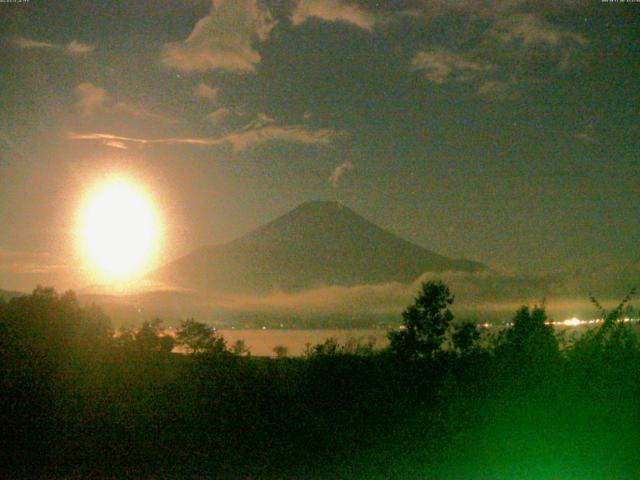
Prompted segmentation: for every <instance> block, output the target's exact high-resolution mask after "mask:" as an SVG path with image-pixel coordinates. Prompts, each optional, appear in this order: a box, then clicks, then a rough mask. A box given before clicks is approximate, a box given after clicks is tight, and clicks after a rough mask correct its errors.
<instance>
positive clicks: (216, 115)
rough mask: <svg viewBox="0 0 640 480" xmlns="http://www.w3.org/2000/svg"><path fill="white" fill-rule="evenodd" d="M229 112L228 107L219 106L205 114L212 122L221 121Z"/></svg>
mask: <svg viewBox="0 0 640 480" xmlns="http://www.w3.org/2000/svg"><path fill="white" fill-rule="evenodd" d="M230 114H231V111H230V110H229V109H228V108H224V107H221V108H219V109H217V110H216V111H214V112H211V113H210V114H209V115H207V119H209V121H211V122H213V123H222V122H223V121H224V120H225V119H226V118H227V117H228V116H229V115H230Z"/></svg>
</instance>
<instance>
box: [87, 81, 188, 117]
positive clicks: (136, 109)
mask: <svg viewBox="0 0 640 480" xmlns="http://www.w3.org/2000/svg"><path fill="white" fill-rule="evenodd" d="M74 95H75V97H76V103H75V107H76V109H77V110H78V111H79V112H80V113H81V114H82V115H85V116H86V115H92V114H95V113H122V114H125V115H129V116H132V117H137V118H143V119H148V120H153V121H158V122H164V123H175V122H177V120H176V119H175V118H172V117H169V116H166V115H163V114H160V113H155V112H151V111H149V110H147V109H146V108H144V107H142V106H140V105H133V104H130V103H127V102H116V101H114V100H113V98H111V96H110V95H109V93H108V92H107V91H106V90H105V89H104V88H102V87H98V86H96V85H94V84H92V83H90V82H84V83H81V84H80V85H78V86H76V87H75V89H74Z"/></svg>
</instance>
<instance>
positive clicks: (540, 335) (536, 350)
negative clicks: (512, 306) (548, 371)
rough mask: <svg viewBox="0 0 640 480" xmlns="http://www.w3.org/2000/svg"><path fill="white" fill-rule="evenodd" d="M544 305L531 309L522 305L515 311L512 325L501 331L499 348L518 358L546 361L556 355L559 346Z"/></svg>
mask: <svg viewBox="0 0 640 480" xmlns="http://www.w3.org/2000/svg"><path fill="white" fill-rule="evenodd" d="M547 322H548V318H547V313H546V311H545V309H544V307H539V306H535V307H534V308H533V310H530V309H529V307H526V306H525V307H522V308H520V310H518V311H517V312H516V315H515V317H514V318H513V321H512V325H511V326H510V327H509V328H508V329H507V330H506V331H505V332H504V333H503V336H502V344H501V347H500V349H499V350H501V351H503V352H506V353H508V354H510V355H512V356H514V357H518V358H520V359H529V360H539V361H540V362H547V361H548V360H550V359H552V358H555V357H558V354H559V351H560V347H559V344H558V340H557V339H556V337H555V335H554V331H553V326H552V325H549V324H548V323H547Z"/></svg>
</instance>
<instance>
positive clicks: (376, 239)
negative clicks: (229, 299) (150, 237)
mask: <svg viewBox="0 0 640 480" xmlns="http://www.w3.org/2000/svg"><path fill="white" fill-rule="evenodd" d="M484 269H486V267H485V266H484V265H482V264H479V263H476V262H471V261H468V260H457V259H450V258H447V257H444V256H442V255H439V254H437V253H435V252H432V251H429V250H427V249H425V248H423V247H420V246H418V245H415V244H413V243H411V242H409V241H407V240H404V239H402V238H399V237H397V236H396V235H394V234H393V233H391V232H390V231H388V230H385V229H384V228H381V227H379V226H378V225H376V224H374V223H372V222H370V221H369V220H367V219H366V218H364V217H362V216H360V215H359V214H357V213H356V212H354V211H353V210H351V209H350V208H349V207H347V206H345V205H344V204H342V203H340V202H339V201H335V200H330V201H327V200H315V201H308V202H304V203H301V204H300V205H298V206H297V207H296V208H294V209H293V210H291V211H290V212H288V213H285V214H284V215H282V216H281V217H278V218H276V219H275V220H272V221H271V222H269V223H267V224H265V225H263V226H261V227H259V228H257V229H256V230H254V231H253V232H250V233H248V234H247V235H244V236H242V237H240V238H238V239H236V240H233V241H231V242H229V243H227V244H224V245H218V246H210V247H203V248H201V249H199V250H198V251H196V252H194V253H192V254H190V255H187V256H186V257H183V258H181V259H178V260H176V261H175V262H173V263H171V264H169V265H167V266H165V267H164V268H162V269H160V270H159V271H157V272H156V275H155V277H156V279H158V280H160V281H163V282H165V283H168V284H171V285H177V286H180V287H183V288H193V289H195V290H208V291H223V290H224V291H235V292H239V291H241V292H269V291H274V290H284V291H295V290H302V289H307V288H314V287H320V286H327V285H342V286H353V285H366V284H381V283H387V282H403V283H410V282H412V281H414V280H415V279H416V278H418V277H419V276H420V275H422V274H423V273H424V272H443V271H448V270H450V271H466V272H468V271H478V270H484Z"/></svg>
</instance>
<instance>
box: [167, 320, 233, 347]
mask: <svg viewBox="0 0 640 480" xmlns="http://www.w3.org/2000/svg"><path fill="white" fill-rule="evenodd" d="M176 341H177V342H178V344H180V345H183V346H184V347H185V348H187V349H189V350H190V351H191V353H193V354H196V353H205V352H208V353H222V352H225V351H226V342H225V341H224V339H223V338H222V337H220V336H217V335H216V331H215V329H214V328H213V327H211V326H209V325H207V324H206V323H201V322H196V321H195V320H194V319H193V318H190V319H187V320H183V321H182V323H181V325H180V328H179V329H178V331H177V332H176Z"/></svg>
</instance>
